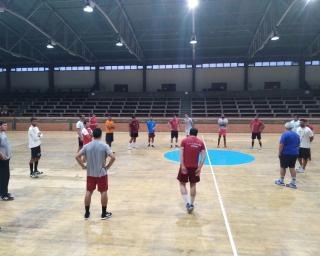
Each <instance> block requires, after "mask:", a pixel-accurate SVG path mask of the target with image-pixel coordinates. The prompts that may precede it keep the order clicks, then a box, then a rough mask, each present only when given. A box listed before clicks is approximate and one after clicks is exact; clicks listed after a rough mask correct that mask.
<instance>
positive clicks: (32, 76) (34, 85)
mask: <svg viewBox="0 0 320 256" xmlns="http://www.w3.org/2000/svg"><path fill="white" fill-rule="evenodd" d="M10 75H11V88H12V89H17V88H19V89H41V90H42V91H46V90H47V89H48V87H49V80H48V72H11V74H10Z"/></svg>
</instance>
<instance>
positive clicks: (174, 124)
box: [168, 115, 180, 148]
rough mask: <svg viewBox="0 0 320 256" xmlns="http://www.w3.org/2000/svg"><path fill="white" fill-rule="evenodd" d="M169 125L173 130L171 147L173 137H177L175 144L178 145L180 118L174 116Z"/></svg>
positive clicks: (171, 145)
mask: <svg viewBox="0 0 320 256" xmlns="http://www.w3.org/2000/svg"><path fill="white" fill-rule="evenodd" d="M168 125H169V127H170V130H171V144H170V148H172V147H173V138H175V139H176V144H175V146H176V147H178V137H179V129H180V120H179V118H177V116H176V115H174V116H173V118H172V119H171V120H170V121H169V122H168Z"/></svg>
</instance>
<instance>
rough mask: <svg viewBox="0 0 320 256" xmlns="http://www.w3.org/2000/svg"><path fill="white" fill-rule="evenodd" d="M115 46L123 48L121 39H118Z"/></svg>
mask: <svg viewBox="0 0 320 256" xmlns="http://www.w3.org/2000/svg"><path fill="white" fill-rule="evenodd" d="M116 46H118V47H122V46H123V42H122V39H121V38H120V37H119V39H118V40H117V42H116Z"/></svg>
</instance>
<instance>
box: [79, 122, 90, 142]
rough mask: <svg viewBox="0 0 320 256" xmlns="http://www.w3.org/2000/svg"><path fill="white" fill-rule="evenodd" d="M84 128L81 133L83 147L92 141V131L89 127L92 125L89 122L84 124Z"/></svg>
mask: <svg viewBox="0 0 320 256" xmlns="http://www.w3.org/2000/svg"><path fill="white" fill-rule="evenodd" d="M83 126H84V128H83V129H82V131H81V135H82V142H83V145H87V144H88V143H90V142H91V141H92V130H91V128H90V127H89V126H90V123H89V122H88V121H87V120H85V121H84V122H83Z"/></svg>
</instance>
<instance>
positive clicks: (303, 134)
mask: <svg viewBox="0 0 320 256" xmlns="http://www.w3.org/2000/svg"><path fill="white" fill-rule="evenodd" d="M306 124H307V120H305V119H301V120H300V127H299V128H298V129H297V134H298V135H299V137H300V148H299V157H298V161H299V164H300V166H299V167H298V168H297V172H300V173H303V172H304V171H305V169H306V166H307V163H308V160H309V159H310V156H311V152H310V148H311V142H312V141H313V136H314V134H313V131H312V130H311V129H310V128H309V127H307V126H306Z"/></svg>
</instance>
